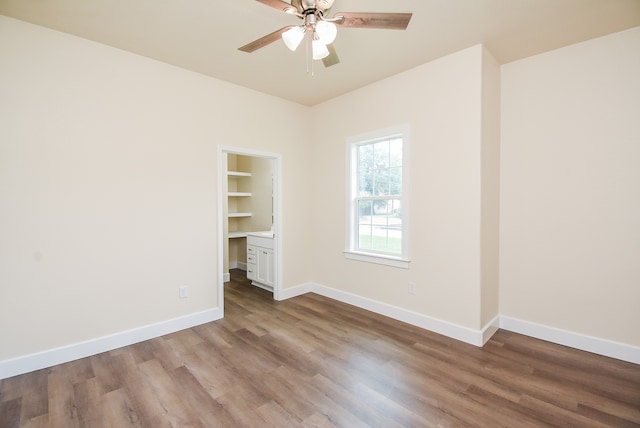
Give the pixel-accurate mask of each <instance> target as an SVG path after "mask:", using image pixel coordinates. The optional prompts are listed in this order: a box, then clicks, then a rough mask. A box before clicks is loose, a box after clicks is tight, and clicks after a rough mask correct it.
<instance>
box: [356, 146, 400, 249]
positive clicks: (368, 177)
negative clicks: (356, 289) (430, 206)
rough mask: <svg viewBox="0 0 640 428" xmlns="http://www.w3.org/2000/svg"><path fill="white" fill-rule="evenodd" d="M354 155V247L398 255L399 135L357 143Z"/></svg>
mask: <svg viewBox="0 0 640 428" xmlns="http://www.w3.org/2000/svg"><path fill="white" fill-rule="evenodd" d="M356 156H357V161H356V165H357V170H356V174H357V195H356V198H355V199H356V200H355V202H356V204H357V210H358V237H357V239H358V242H357V245H356V247H357V249H358V250H360V251H366V252H378V253H384V254H390V255H398V256H399V255H401V254H402V216H401V210H402V206H401V199H402V138H401V137H400V136H395V137H392V138H388V139H384V140H378V141H373V142H368V143H364V144H360V145H358V146H357V148H356Z"/></svg>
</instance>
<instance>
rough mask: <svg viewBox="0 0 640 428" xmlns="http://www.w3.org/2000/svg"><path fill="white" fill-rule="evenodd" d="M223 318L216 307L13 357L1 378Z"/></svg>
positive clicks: (1, 368) (0, 366)
mask: <svg viewBox="0 0 640 428" xmlns="http://www.w3.org/2000/svg"><path fill="white" fill-rule="evenodd" d="M221 318H222V309H221V308H214V309H208V310H206V311H202V312H196V313H193V314H189V315H184V316H181V317H178V318H173V319H170V320H167V321H161V322H158V323H155V324H150V325H147V326H143V327H139V328H134V329H131V330H126V331H122V332H119V333H114V334H110V335H108V336H103V337H99V338H96V339H90V340H87V341H84V342H78V343H73V344H71V345H66V346H61V347H59V348H54V349H48V350H46V351H42V352H37V353H34V354H29V355H25V356H21V357H17V358H12V359H10V360H4V361H0V379H5V378H8V377H12V376H17V375H20V374H24V373H28V372H32V371H34V370H40V369H43V368H46V367H51V366H54V365H57V364H63V363H68V362H70V361H74V360H77V359H80V358H85V357H89V356H91V355H96V354H100V353H102V352H106V351H111V350H113V349H117V348H121V347H123V346H128V345H132V344H134V343H138V342H142V341H145V340H149V339H153V338H156V337H159V336H163V335H165V334H169V333H174V332H176V331H180V330H184V329H187V328H191V327H195V326H197V325H200V324H205V323H208V322H211V321H216V320H219V319H221Z"/></svg>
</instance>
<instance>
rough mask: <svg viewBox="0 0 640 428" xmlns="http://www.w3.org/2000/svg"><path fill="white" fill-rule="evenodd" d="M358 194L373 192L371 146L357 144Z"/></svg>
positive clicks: (364, 194)
mask: <svg viewBox="0 0 640 428" xmlns="http://www.w3.org/2000/svg"><path fill="white" fill-rule="evenodd" d="M357 156H358V196H370V195H372V194H373V146H372V145H371V144H365V145H362V146H358V150H357Z"/></svg>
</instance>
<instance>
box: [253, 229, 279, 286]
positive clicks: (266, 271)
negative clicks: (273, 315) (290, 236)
mask: <svg viewBox="0 0 640 428" xmlns="http://www.w3.org/2000/svg"><path fill="white" fill-rule="evenodd" d="M274 262H275V258H274V252H273V233H271V232H249V233H247V279H250V280H251V281H252V282H251V283H252V284H253V285H255V286H256V287H260V288H264V289H265V290H269V291H273V285H274V283H275V263H274Z"/></svg>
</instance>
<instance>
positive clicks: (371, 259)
mask: <svg viewBox="0 0 640 428" xmlns="http://www.w3.org/2000/svg"><path fill="white" fill-rule="evenodd" d="M344 256H345V258H347V259H350V260H358V261H361V262H367V263H376V264H379V265H386V266H392V267H397V268H402V269H409V263H410V261H409V260H404V259H401V258H400V257H389V256H381V255H377V254H371V253H357V252H354V251H345V252H344Z"/></svg>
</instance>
